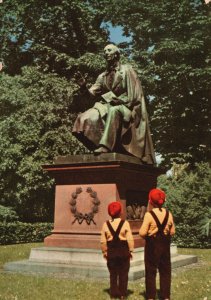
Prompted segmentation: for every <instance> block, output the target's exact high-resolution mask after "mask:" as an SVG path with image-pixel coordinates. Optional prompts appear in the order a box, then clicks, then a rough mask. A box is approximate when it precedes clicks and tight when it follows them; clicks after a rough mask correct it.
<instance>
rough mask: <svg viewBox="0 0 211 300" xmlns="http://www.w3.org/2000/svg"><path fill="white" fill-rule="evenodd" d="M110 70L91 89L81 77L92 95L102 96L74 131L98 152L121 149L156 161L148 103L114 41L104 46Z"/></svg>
mask: <svg viewBox="0 0 211 300" xmlns="http://www.w3.org/2000/svg"><path fill="white" fill-rule="evenodd" d="M104 57H105V59H106V61H107V69H106V71H105V72H103V73H102V74H100V75H99V76H98V78H97V80H96V82H95V83H94V84H93V85H92V86H91V88H89V89H87V87H86V80H85V79H84V78H83V77H82V76H81V77H80V78H78V81H77V82H78V84H79V86H80V87H81V90H84V91H85V92H87V94H89V96H90V97H96V98H97V97H99V96H100V97H101V98H100V100H99V101H97V102H95V104H94V106H93V107H92V108H90V109H88V110H87V111H85V112H83V113H80V114H79V115H78V117H77V119H76V121H75V124H74V126H73V134H74V135H75V136H76V137H77V138H78V139H79V140H80V141H81V142H82V143H83V144H84V145H85V146H86V147H87V148H88V149H89V150H94V153H95V154H96V155H97V154H101V153H108V152H117V153H123V154H129V155H133V156H136V157H138V158H140V160H141V162H142V163H147V164H155V155H154V149H153V144H152V139H151V135H150V129H149V124H148V115H147V110H146V104H145V100H144V95H143V91H142V87H141V83H140V81H139V79H138V76H137V74H136V72H135V71H134V70H133V68H132V67H131V66H130V65H128V64H127V65H121V63H120V50H119V48H118V47H116V46H115V45H113V44H110V45H107V46H106V47H105V48H104Z"/></svg>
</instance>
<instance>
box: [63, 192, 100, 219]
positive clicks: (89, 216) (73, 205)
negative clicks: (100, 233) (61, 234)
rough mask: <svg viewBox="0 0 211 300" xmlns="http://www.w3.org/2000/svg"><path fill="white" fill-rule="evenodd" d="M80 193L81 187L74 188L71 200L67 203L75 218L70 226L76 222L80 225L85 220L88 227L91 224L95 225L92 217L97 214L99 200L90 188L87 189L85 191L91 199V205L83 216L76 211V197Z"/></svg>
mask: <svg viewBox="0 0 211 300" xmlns="http://www.w3.org/2000/svg"><path fill="white" fill-rule="evenodd" d="M82 192H83V189H82V188H81V187H78V188H76V191H75V192H73V193H72V198H71V200H70V202H69V203H70V206H71V208H70V210H71V212H72V214H73V215H74V217H75V219H74V220H73V222H72V224H74V223H75V222H76V221H78V223H79V224H82V223H83V221H84V220H85V221H86V223H87V224H88V225H90V224H91V222H93V223H94V224H95V225H96V223H95V221H94V216H95V214H96V213H97V212H98V206H99V205H100V200H99V199H98V197H97V193H96V192H95V191H93V190H92V188H91V187H88V188H87V189H86V192H87V193H89V195H90V197H91V198H92V200H91V201H92V204H93V205H92V209H91V211H90V212H88V213H85V214H83V213H81V212H80V211H78V209H77V197H78V195H79V194H81V193H82Z"/></svg>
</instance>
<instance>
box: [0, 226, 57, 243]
mask: <svg viewBox="0 0 211 300" xmlns="http://www.w3.org/2000/svg"><path fill="white" fill-rule="evenodd" d="M52 229H53V224H52V223H34V224H32V223H22V222H13V223H5V222H0V245H8V244H19V243H33V242H42V241H43V239H44V238H45V237H46V236H47V235H49V234H50V233H51V230H52Z"/></svg>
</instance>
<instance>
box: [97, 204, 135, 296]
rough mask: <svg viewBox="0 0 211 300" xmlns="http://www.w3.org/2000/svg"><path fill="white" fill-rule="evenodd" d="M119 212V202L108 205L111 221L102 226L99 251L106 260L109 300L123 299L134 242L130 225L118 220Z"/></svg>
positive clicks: (125, 293)
mask: <svg viewBox="0 0 211 300" xmlns="http://www.w3.org/2000/svg"><path fill="white" fill-rule="evenodd" d="M121 211H122V207H121V204H120V202H112V203H110V204H109V205H108V214H109V215H110V216H111V220H109V221H106V222H105V223H104V224H103V227H102V231H101V249H102V252H103V256H104V258H105V259H107V267H108V270H109V273H110V295H111V298H119V299H125V297H126V295H127V285H128V273H129V268H130V259H131V258H132V254H131V253H132V252H133V249H134V240H133V236H132V232H131V229H130V224H129V223H128V221H124V220H122V219H121V218H120V216H121Z"/></svg>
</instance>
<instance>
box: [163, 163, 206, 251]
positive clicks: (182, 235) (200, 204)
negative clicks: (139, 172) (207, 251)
mask: <svg viewBox="0 0 211 300" xmlns="http://www.w3.org/2000/svg"><path fill="white" fill-rule="evenodd" d="M210 181H211V169H210V168H209V165H208V163H199V164H197V165H196V168H195V170H194V171H191V172H190V171H188V170H184V171H183V172H182V173H180V174H179V176H178V177H176V178H175V177H174V176H173V177H172V176H166V175H162V176H160V177H159V182H158V185H159V187H160V188H162V189H163V190H165V192H166V194H167V201H166V206H167V207H168V208H169V209H170V210H171V212H172V213H173V215H174V221H175V224H176V236H175V242H176V244H177V245H178V246H181V247H197V248H204V247H207V248H209V247H210V246H211V239H210V231H209V230H206V231H204V230H203V229H205V228H203V227H202V225H207V223H208V220H210V209H211V188H210ZM205 222H206V224H205ZM207 226H208V225H207Z"/></svg>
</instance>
